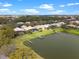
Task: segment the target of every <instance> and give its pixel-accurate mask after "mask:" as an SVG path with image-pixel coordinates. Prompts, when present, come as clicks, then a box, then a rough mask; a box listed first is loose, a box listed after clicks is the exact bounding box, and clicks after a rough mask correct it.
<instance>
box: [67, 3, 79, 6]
mask: <svg viewBox="0 0 79 59" xmlns="http://www.w3.org/2000/svg"><path fill="white" fill-rule="evenodd" d="M73 5H79V3H68V4H67V6H73Z"/></svg>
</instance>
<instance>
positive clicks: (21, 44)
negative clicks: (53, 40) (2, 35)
mask: <svg viewBox="0 0 79 59" xmlns="http://www.w3.org/2000/svg"><path fill="white" fill-rule="evenodd" d="M54 30H55V32H60V30H62V29H61V28H59V29H58V28H56V29H54ZM54 30H51V29H50V30H44V31H42V32H33V33H32V34H25V35H23V36H19V37H17V38H15V39H13V43H14V44H15V45H16V47H17V48H18V50H16V51H15V52H14V53H11V54H10V59H12V58H14V59H18V56H19V59H20V58H22V56H21V55H22V54H21V53H22V52H27V53H28V54H29V52H30V51H31V52H32V53H33V56H35V58H31V56H29V57H28V59H44V58H43V57H41V56H40V55H38V54H37V53H36V52H35V51H33V50H32V49H31V47H27V46H25V45H24V41H28V40H32V39H35V38H38V37H39V36H47V35H50V34H54V33H55V32H54ZM20 50H21V51H20ZM23 50H25V51H23ZM18 51H19V53H18ZM14 54H15V55H14ZM15 56H16V57H15Z"/></svg>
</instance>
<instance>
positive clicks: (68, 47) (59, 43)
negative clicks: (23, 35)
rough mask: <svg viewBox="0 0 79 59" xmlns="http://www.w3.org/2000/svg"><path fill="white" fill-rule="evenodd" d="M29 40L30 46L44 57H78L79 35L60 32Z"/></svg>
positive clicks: (67, 58)
mask: <svg viewBox="0 0 79 59" xmlns="http://www.w3.org/2000/svg"><path fill="white" fill-rule="evenodd" d="M31 41H32V44H31V48H32V49H33V50H34V51H35V52H37V53H38V54H39V55H40V56H42V57H44V58H45V59H79V36H76V35H73V34H67V33H61V32H60V33H56V34H53V35H49V36H46V37H44V38H40V39H35V40H31ZM29 46H30V45H29Z"/></svg>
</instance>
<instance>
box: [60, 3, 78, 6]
mask: <svg viewBox="0 0 79 59" xmlns="http://www.w3.org/2000/svg"><path fill="white" fill-rule="evenodd" d="M75 5H79V3H67V4H65V5H64V4H63V5H59V7H66V6H75Z"/></svg>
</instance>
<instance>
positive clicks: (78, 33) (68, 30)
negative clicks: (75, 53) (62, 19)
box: [64, 29, 79, 35]
mask: <svg viewBox="0 0 79 59" xmlns="http://www.w3.org/2000/svg"><path fill="white" fill-rule="evenodd" d="M64 31H65V32H67V33H70V34H75V35H79V29H64Z"/></svg>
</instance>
